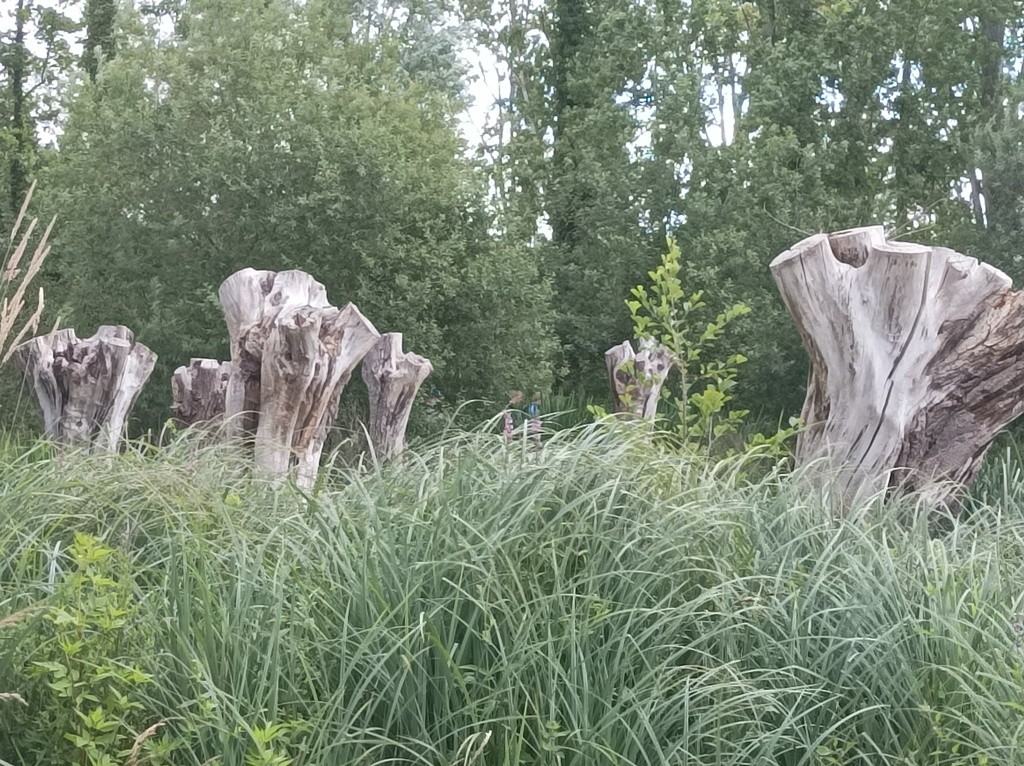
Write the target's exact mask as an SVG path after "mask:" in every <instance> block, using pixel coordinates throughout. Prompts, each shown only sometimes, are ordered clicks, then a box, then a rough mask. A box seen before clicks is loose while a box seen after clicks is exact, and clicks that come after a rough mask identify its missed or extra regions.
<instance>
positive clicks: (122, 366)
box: [14, 326, 156, 450]
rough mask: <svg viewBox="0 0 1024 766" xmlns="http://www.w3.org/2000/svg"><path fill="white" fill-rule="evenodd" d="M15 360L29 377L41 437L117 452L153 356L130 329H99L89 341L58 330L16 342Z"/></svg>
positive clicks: (151, 365)
mask: <svg viewBox="0 0 1024 766" xmlns="http://www.w3.org/2000/svg"><path fill="white" fill-rule="evenodd" d="M14 355H15V357H16V358H17V359H18V361H19V362H20V364H21V366H22V367H23V368H24V370H25V372H26V375H27V376H28V377H29V378H30V379H31V385H32V391H33V393H34V394H35V399H36V404H37V406H38V409H39V412H40V415H41V416H42V419H43V433H44V434H45V436H46V438H48V439H52V440H53V441H55V442H58V443H61V444H66V445H95V446H96V447H99V448H101V449H107V450H116V449H117V446H118V443H119V442H120V440H121V438H122V437H123V435H124V430H125V424H126V423H127V420H128V416H129V414H130V413H131V410H132V407H133V406H135V401H136V400H137V399H138V397H139V393H140V392H141V391H142V387H143V386H144V385H145V384H146V381H147V380H149V376H150V374H151V373H152V372H153V367H154V366H155V365H156V354H154V353H153V352H152V351H150V350H149V349H148V348H146V347H145V346H144V345H142V344H141V343H136V342H135V337H134V336H133V335H132V332H131V330H129V329H128V328H127V327H122V326H103V327H100V328H99V330H97V331H96V334H95V335H93V336H92V337H91V338H84V339H80V338H79V337H78V336H77V335H75V331H74V330H70V329H68V330H59V331H57V332H53V333H50V334H49V335H41V336H39V337H37V338H33V339H32V340H30V341H28V342H26V343H23V344H21V345H20V346H18V347H17V348H16V350H15V354H14Z"/></svg>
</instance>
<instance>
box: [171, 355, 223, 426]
mask: <svg viewBox="0 0 1024 766" xmlns="http://www.w3.org/2000/svg"><path fill="white" fill-rule="evenodd" d="M230 378H231V362H219V361H217V360H216V359H192V360H191V361H190V362H189V363H188V366H187V367H185V366H183V367H179V368H178V369H176V370H175V371H174V376H173V377H172V378H171V394H172V396H173V401H174V403H173V404H172V405H171V410H173V412H174V421H175V423H176V425H177V426H178V427H179V428H189V427H191V426H218V425H220V424H221V423H222V422H223V420H224V396H225V394H226V393H227V388H228V381H229V380H230Z"/></svg>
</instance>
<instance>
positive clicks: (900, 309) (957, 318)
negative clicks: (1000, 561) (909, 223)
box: [771, 226, 1024, 507]
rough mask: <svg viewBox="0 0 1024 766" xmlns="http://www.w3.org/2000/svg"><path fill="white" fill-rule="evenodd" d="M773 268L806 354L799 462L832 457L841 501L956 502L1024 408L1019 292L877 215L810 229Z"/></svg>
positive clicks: (982, 267) (1023, 313)
mask: <svg viewBox="0 0 1024 766" xmlns="http://www.w3.org/2000/svg"><path fill="white" fill-rule="evenodd" d="M771 270H772V274H773V276H774V278H775V281H776V283H777V284H778V287H779V290H780V292H781V293H782V297H783V299H784V300H785V303H786V306H787V307H788V309H789V312H790V314H791V315H792V316H793V319H794V321H795V322H796V326H797V329H798V330H799V332H800V335H801V337H802V338H803V342H804V345H805V346H806V348H807V351H808V353H809V355H810V359H811V375H810V380H809V383H808V390H807V397H806V400H805V402H804V408H803V419H804V421H805V423H806V424H807V430H806V431H805V432H804V433H803V434H801V435H800V437H799V439H798V442H797V449H796V453H797V462H798V463H799V464H807V463H810V462H812V461H816V460H823V461H825V462H826V463H827V464H829V467H830V469H831V470H830V471H828V472H826V473H827V474H828V475H829V477H830V480H831V481H833V482H834V486H835V488H836V489H837V490H838V492H839V497H840V498H841V500H842V502H843V504H844V505H845V506H846V507H849V505H850V504H852V503H856V502H857V501H858V500H860V499H863V498H864V497H867V496H869V495H871V494H874V493H877V492H880V491H883V490H886V489H887V488H893V487H900V488H907V489H913V490H924V489H927V490H928V491H929V493H930V494H931V497H932V498H933V499H934V500H935V501H936V502H939V503H943V502H946V501H948V500H951V499H952V496H953V495H954V493H955V492H956V491H957V489H958V488H960V487H962V486H964V485H967V484H969V483H970V481H971V480H972V479H973V478H974V477H975V475H976V474H977V471H978V468H979V467H980V465H981V461H982V458H983V457H984V456H985V453H986V451H987V450H988V448H989V446H990V445H991V444H992V441H993V439H994V438H995V436H996V435H997V434H998V433H999V431H1000V430H1001V429H1002V428H1003V427H1004V426H1006V425H1007V424H1008V423H1010V422H1011V421H1012V420H1013V419H1015V418H1016V417H1017V416H1018V415H1020V414H1021V412H1022V411H1024V295H1022V294H1021V293H1019V292H1014V291H1013V290H1012V285H1011V281H1010V279H1009V277H1007V276H1006V275H1005V274H1003V273H1002V272H1001V271H999V270H998V269H995V268H993V267H992V266H989V265H987V264H985V263H980V262H979V261H977V260H976V259H974V258H970V257H967V256H965V255H961V254H960V253H957V252H954V251H953V250H949V249H947V248H942V247H926V246H923V245H916V244H911V243H906V242H892V241H888V240H886V238H885V235H884V231H883V229H882V227H880V226H873V227H866V228H860V229H852V230H849V231H842V232H837V233H834V234H829V235H825V234H819V235H815V236H812V237H809V238H807V239H805V240H803V241H801V242H799V243H798V244H796V245H794V246H793V248H792V249H790V250H788V251H786V252H784V253H782V254H781V255H779V256H778V257H777V258H776V259H775V260H774V261H773V262H772V264H771ZM823 475H824V474H823Z"/></svg>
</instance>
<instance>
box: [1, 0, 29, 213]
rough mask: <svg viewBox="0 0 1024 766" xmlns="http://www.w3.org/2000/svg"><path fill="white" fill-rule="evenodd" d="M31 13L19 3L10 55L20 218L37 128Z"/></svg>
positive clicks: (14, 195) (14, 182)
mask: <svg viewBox="0 0 1024 766" xmlns="http://www.w3.org/2000/svg"><path fill="white" fill-rule="evenodd" d="M28 13H29V11H28V9H27V8H26V7H25V0H18V4H17V6H16V7H15V9H14V39H13V41H12V45H11V49H10V51H9V52H8V59H9V62H10V65H9V67H8V72H9V75H8V77H9V80H8V81H9V83H10V90H11V107H10V108H11V114H10V124H11V135H12V137H13V139H14V146H13V147H11V150H10V160H9V168H8V171H7V173H8V184H9V191H10V195H11V199H10V203H11V212H12V214H13V215H14V216H17V215H18V211H19V210H20V208H21V202H22V200H23V199H24V197H25V190H26V189H28V163H29V154H30V153H31V148H32V142H33V138H34V133H30V130H34V126H33V127H32V128H31V129H30V119H29V118H30V114H29V111H30V110H29V106H28V104H27V102H26V98H25V84H26V80H27V79H28V62H29V53H28V46H27V45H26V43H25V26H26V22H27V21H28Z"/></svg>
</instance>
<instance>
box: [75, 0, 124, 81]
mask: <svg viewBox="0 0 1024 766" xmlns="http://www.w3.org/2000/svg"><path fill="white" fill-rule="evenodd" d="M116 17H117V0H86V3H85V42H84V43H83V45H82V68H83V69H85V71H86V72H87V73H88V74H89V77H91V78H92V79H94V80H95V79H96V73H97V72H98V71H99V65H100V60H101V59H103V58H110V57H112V56H113V55H114V49H115V38H114V21H115V19H116Z"/></svg>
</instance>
